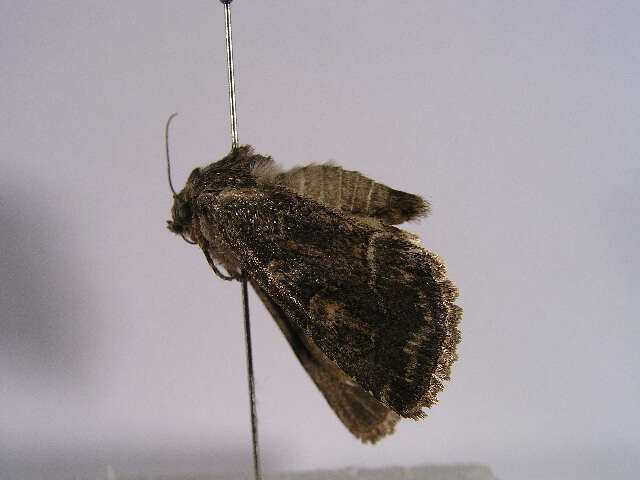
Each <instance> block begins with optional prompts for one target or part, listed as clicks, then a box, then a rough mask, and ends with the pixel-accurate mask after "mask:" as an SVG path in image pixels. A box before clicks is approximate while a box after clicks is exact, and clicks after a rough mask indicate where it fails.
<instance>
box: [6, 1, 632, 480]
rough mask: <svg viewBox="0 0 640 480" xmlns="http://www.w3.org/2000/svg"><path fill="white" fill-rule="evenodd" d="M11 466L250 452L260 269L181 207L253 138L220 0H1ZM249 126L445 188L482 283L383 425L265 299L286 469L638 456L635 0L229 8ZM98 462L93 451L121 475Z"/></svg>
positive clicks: (434, 198) (298, 157) (284, 152)
mask: <svg viewBox="0 0 640 480" xmlns="http://www.w3.org/2000/svg"><path fill="white" fill-rule="evenodd" d="M0 18H1V19H2V20H1V22H2V29H1V33H0V38H1V42H0V52H1V58H2V62H1V63H0V72H1V73H0V79H1V84H2V85H1V88H0V98H1V109H0V116H1V118H2V129H1V130H0V149H1V152H2V154H1V160H0V161H1V162H2V163H1V174H0V205H1V208H0V214H1V229H0V232H1V239H0V248H1V256H0V268H1V273H2V275H1V280H0V281H1V282H2V283H1V285H0V298H1V300H0V301H1V310H0V314H1V319H0V477H1V478H3V479H4V478H40V477H42V478H45V477H46V478H64V477H70V476H72V474H78V475H94V477H95V475H96V474H97V473H100V472H104V468H105V467H106V465H108V464H110V465H112V466H113V468H114V470H115V471H116V473H122V474H136V473H140V474H158V473H169V474H175V473H189V472H222V471H237V472H248V471H250V466H249V465H250V464H249V461H248V458H249V451H250V450H249V425H248V413H247V393H246V388H247V387H246V379H245V361H244V345H243V333H242V322H241V310H240V288H239V286H238V285H237V284H230V283H226V282H222V281H220V280H218V279H217V278H216V277H215V276H214V275H213V274H212V272H211V271H210V269H209V267H208V266H207V263H206V261H205V259H204V258H203V256H202V254H201V253H200V252H199V250H198V249H197V248H196V247H193V246H189V245H187V244H185V243H184V242H183V241H182V240H181V239H180V238H179V237H176V236H173V235H171V234H170V233H169V232H168V231H167V230H166V229H165V221H166V220H167V219H168V218H169V208H170V205H171V195H170V192H169V188H168V186H167V181H166V175H165V165H164V158H163V149H164V146H163V128H164V122H165V119H166V118H167V116H168V115H169V113H171V112H172V111H174V110H177V111H179V112H180V116H179V117H178V118H177V119H176V122H175V123H174V128H173V131H172V153H173V157H172V159H173V170H174V183H175V184H176V185H182V184H183V182H184V180H185V179H186V177H187V175H188V173H189V171H190V170H191V169H192V168H193V167H195V166H198V165H203V164H207V163H209V162H211V161H214V160H216V159H218V158H219V157H221V156H222V155H223V154H225V153H226V152H227V151H228V149H229V145H230V139H229V120H228V103H227V97H226V93H227V92H226V70H225V68H226V67H225V52H224V26H223V21H224V20H223V9H222V7H221V5H220V4H219V2H218V1H213V0H211V1H198V0H191V1H188V2H187V1H181V2H178V1H173V2H171V1H157V0H154V1H151V0H149V1H142V0H140V1H126V2H125V1H111V2H103V1H86V0H83V1H79V0H77V1H71V0H69V1H56V2H37V1H24V2H10V1H6V0H4V1H2V2H0ZM233 20H234V46H235V55H236V69H237V86H238V112H239V135H240V141H241V142H243V143H245V142H250V143H252V144H253V145H254V146H255V147H256V150H257V151H258V152H261V153H264V154H270V155H273V157H274V158H275V159H277V160H278V161H279V163H280V164H281V165H282V166H284V167H292V166H294V165H296V164H304V163H308V162H311V161H316V162H322V161H325V160H328V159H333V160H335V161H336V162H338V163H340V164H342V165H344V166H345V167H348V168H350V169H359V170H361V171H363V172H365V173H367V174H368V175H370V176H372V177H373V178H375V179H377V180H380V181H384V182H385V183H387V184H389V185H392V186H394V187H397V188H400V189H404V190H407V191H410V192H416V193H421V194H423V195H425V196H426V197H427V198H428V199H429V200H430V201H431V202H432V205H433V214H432V216H431V217H430V218H428V219H426V220H424V221H423V222H421V223H417V224H411V225H409V226H408V228H409V229H410V230H411V231H413V232H415V233H418V234H420V235H421V236H422V237H423V239H424V245H425V247H426V248H428V249H429V250H433V251H435V252H437V253H438V254H439V255H440V256H441V257H443V258H444V259H445V260H446V262H447V265H448V272H449V276H450V278H452V279H453V280H454V281H455V283H456V284H457V285H458V286H459V288H460V290H461V297H460V304H461V305H462V306H463V307H464V309H465V315H464V318H463V323H462V326H461V328H462V331H463V343H462V344H461V345H460V348H459V353H460V360H459V361H458V363H457V364H456V365H455V366H454V370H453V379H452V381H451V382H450V383H449V384H448V386H447V388H446V389H445V391H444V392H443V393H442V394H441V395H440V404H439V405H438V406H437V407H436V408H434V409H433V410H432V413H431V415H430V417H429V418H428V419H427V420H425V421H422V422H418V423H416V422H411V421H404V422H402V423H401V424H400V425H399V428H398V429H397V433H396V435H395V436H393V437H392V438H389V439H386V440H384V441H383V442H381V443H380V444H379V445H378V446H375V447H371V446H363V445H361V444H360V443H358V442H357V441H355V440H354V439H353V438H351V437H350V435H349V434H348V432H347V431H346V430H345V429H344V428H343V427H342V425H341V424H340V423H339V422H338V421H337V419H336V418H335V416H334V414H333V413H332V412H331V411H330V410H329V408H328V407H327V406H326V404H325V403H324V400H323V398H322V397H321V395H320V394H319V393H318V392H317V391H316V389H315V387H314V386H313V384H312V383H311V381H310V380H309V379H308V378H307V377H306V374H305V373H304V371H303V370H302V368H301V367H300V366H299V365H298V364H297V361H296V359H295V357H294V356H293V354H292V352H291V351H290V349H289V347H288V346H287V344H286V342H285V340H284V338H283V337H282V336H281V334H280V333H279V331H278V330H277V327H276V326H275V324H274V322H273V321H272V320H271V319H270V318H269V316H268V314H267V313H266V312H265V310H264V309H263V308H262V306H261V305H259V303H258V300H257V299H256V297H255V296H252V298H251V305H252V313H253V326H254V327H253V328H254V331H253V333H254V338H255V361H256V364H257V366H256V375H257V389H258V400H259V405H258V407H259V416H260V433H261V436H262V437H261V438H262V445H263V450H262V453H263V459H264V464H265V469H266V470H267V471H274V470H297V469H314V468H330V467H339V466H345V465H359V466H383V465H415V464H424V463H452V462H479V463H486V464H489V465H491V466H492V467H493V469H494V471H495V472H496V474H497V475H498V476H500V477H502V478H505V479H507V478H509V479H530V478H531V479H532V478H563V479H566V478H605V477H607V476H608V477H609V478H625V477H626V478H630V477H632V476H635V475H638V474H639V473H640V461H639V460H638V458H639V455H640V448H639V442H638V431H639V427H640V416H639V415H638V413H637V405H638V399H639V398H640V381H639V378H638V373H637V372H638V366H639V363H640V362H639V360H640V358H639V357H640V355H639V353H638V352H639V349H638V344H639V343H638V342H639V341H640V331H639V326H638V321H637V316H638V307H639V300H638V271H639V268H640V264H639V259H638V244H639V240H640V238H639V232H640V220H639V215H638V214H639V208H638V207H639V204H640V199H639V196H640V194H639V191H640V190H639V189H640V168H639V162H638V160H639V159H638V153H639V152H640V148H639V147H640V136H639V135H638V125H640V95H639V93H640V92H639V88H640V87H639V86H640V75H639V74H640V48H639V46H640V28H639V27H640V3H638V2H635V1H628V2H623V1H610V2H558V1H553V2H551V1H543V2H520V1H508V2H507V1H491V2H488V1H483V2H427V1H423V0H415V1H395V2H391V1H368V2H364V1H314V2H312V1H307V2H300V1H292V0H289V1H278V2H275V1H274V2H270V1H255V0H254V1H251V0H237V1H236V2H234V4H233ZM96 472H97V473H96Z"/></svg>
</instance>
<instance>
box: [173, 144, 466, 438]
mask: <svg viewBox="0 0 640 480" xmlns="http://www.w3.org/2000/svg"><path fill="white" fill-rule="evenodd" d="M428 211H429V206H428V204H427V203H426V202H425V201H424V200H423V199H422V198H421V197H419V196H417V195H412V194H410V193H405V192H401V191H398V190H393V189H391V188H389V187H387V186H385V185H382V184H380V183H377V182H375V181H374V180H371V179H369V178H367V177H365V176H364V175H362V174H361V173H358V172H355V171H349V170H344V169H343V168H341V167H339V166H336V165H332V164H325V165H309V166H306V167H298V168H294V169H292V170H288V171H280V170H279V169H278V168H277V167H276V166H275V164H274V162H273V160H272V159H271V158H270V157H265V156H262V155H257V154H255V153H253V150H252V149H251V147H249V146H242V147H239V148H236V149H234V150H232V151H231V152H230V153H229V154H228V155H227V156H226V157H224V158H223V159H222V160H220V161H218V162H215V163H212V164H211V165H208V166H206V167H203V168H196V169H195V170H193V172H191V175H190V176H189V179H188V180H187V184H186V185H185V187H184V189H183V190H182V191H181V192H180V193H179V194H177V195H174V203H173V208H172V211H171V213H172V217H173V219H172V220H169V221H168V227H169V230H171V231H172V232H175V233H178V234H180V235H182V236H183V238H185V240H187V241H190V242H192V243H195V244H198V245H199V246H200V248H201V249H202V251H203V252H204V255H205V257H206V258H207V261H208V262H209V264H210V265H211V267H212V268H213V269H214V271H215V272H216V274H218V275H219V276H221V277H223V278H225V279H237V278H240V277H241V275H243V273H244V274H246V275H247V277H248V280H249V282H250V283H251V285H252V286H253V288H254V289H255V291H256V293H257V294H258V296H259V297H260V299H261V300H262V302H263V303H264V305H265V306H266V308H267V310H268V311H269V312H270V313H271V315H272V316H273V318H274V319H275V321H276V322H277V324H278V326H279V327H280V329H281V330H282V333H283V334H284V336H285V337H286V338H287V340H288V342H289V344H290V345H291V347H292V348H293V351H294V352H295V354H296V356H297V357H298V359H299V360H300V362H301V363H302V366H303V367H304V368H305V370H306V371H307V373H308V374H309V376H310V377H311V378H312V380H313V381H314V382H315V384H316V385H317V387H318V388H319V389H320V391H321V392H322V394H323V395H324V397H325V398H326V400H327V402H328V403H329V405H330V406H331V408H332V409H333V410H334V411H335V413H336V414H337V415H338V417H339V418H340V420H341V421H342V422H343V423H344V425H345V426H346V427H347V428H348V429H349V431H351V433H352V434H353V435H355V436H356V437H357V438H359V439H361V440H362V441H363V442H372V443H374V442H376V441H377V440H379V439H380V438H381V437H383V436H385V435H388V434H390V433H393V430H394V425H395V424H396V422H398V420H399V419H400V418H401V417H406V418H412V419H419V418H422V417H424V416H425V414H424V412H423V411H422V409H423V408H424V407H431V406H432V405H433V404H434V403H435V402H436V395H437V393H438V392H440V391H441V390H442V388H443V384H442V382H443V381H444V380H449V374H450V369H451V364H452V363H453V362H454V361H455V360H456V358H457V355H456V345H457V344H458V343H459V342H460V332H459V331H458V329H457V325H458V323H459V321H460V318H461V316H462V309H461V308H460V307H458V306H457V305H455V304H454V301H455V299H456V298H457V296H458V291H457V289H456V288H455V287H454V286H453V284H452V283H451V282H450V281H449V280H448V279H447V277H446V272H445V266H444V263H443V262H442V260H440V258H438V256H437V255H435V254H433V253H431V252H428V251H427V250H424V249H422V248H421V247H420V246H419V241H420V239H419V238H418V237H417V236H416V235H413V234H411V233H408V232H406V231H404V230H401V229H399V228H396V227H394V226H393V225H395V224H399V223H402V222H405V221H407V220H412V219H415V218H418V217H421V216H425V215H426V214H427V213H428ZM215 262H217V263H218V264H219V265H221V266H222V267H224V268H225V269H226V270H227V272H228V275H224V274H223V273H221V272H220V271H219V269H218V268H217V266H216V264H215Z"/></svg>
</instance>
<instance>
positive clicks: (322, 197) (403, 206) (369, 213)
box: [274, 164, 429, 225]
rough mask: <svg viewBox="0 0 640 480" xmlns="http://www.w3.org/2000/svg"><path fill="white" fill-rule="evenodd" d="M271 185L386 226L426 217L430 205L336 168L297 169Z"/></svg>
mask: <svg viewBox="0 0 640 480" xmlns="http://www.w3.org/2000/svg"><path fill="white" fill-rule="evenodd" d="M274 181H275V182H276V183H278V184H281V185H284V186H286V187H287V188H289V189H291V190H293V191H294V192H296V193H297V194H298V195H304V196H305V197H308V198H312V199H314V200H316V201H317V202H320V203H322V204H323V205H326V206H328V207H330V208H334V209H336V210H341V211H343V212H345V213H349V214H352V215H357V216H363V217H374V218H378V219H380V220H382V221H383V222H384V223H387V224H389V225H396V224H399V223H403V222H406V221H407V220H412V219H415V218H418V217H421V216H425V215H427V214H428V213H429V204H428V203H427V202H425V201H424V199H422V197H420V196H418V195H413V194H411V193H406V192H401V191H400V190H394V189H392V188H390V187H387V186H386V185H383V184H381V183H378V182H376V181H375V180H373V179H371V178H367V177H365V176H364V175H362V174H361V173H360V172H356V171H352V170H345V169H343V168H342V167H339V166H337V165H332V164H324V165H308V166H306V167H296V168H293V169H291V170H288V171H286V172H282V173H279V174H278V175H276V176H275V178H274Z"/></svg>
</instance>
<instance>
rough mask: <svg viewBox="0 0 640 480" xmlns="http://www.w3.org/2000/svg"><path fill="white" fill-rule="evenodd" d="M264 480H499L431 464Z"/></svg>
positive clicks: (218, 479)
mask: <svg viewBox="0 0 640 480" xmlns="http://www.w3.org/2000/svg"><path fill="white" fill-rule="evenodd" d="M253 478H254V477H253V476H251V475H250V476H243V477H238V476H237V475H220V476H215V477H210V476H202V477H200V476H195V477H188V478H187V477H181V478H165V479H164V480H253ZM116 479H117V475H116V474H115V472H114V471H113V469H109V470H108V472H107V477H106V480H116ZM122 480H124V479H122ZM264 480H495V477H494V476H493V472H492V471H491V469H490V468H489V467H485V466H481V465H442V466H440V465H438V466H431V465H430V466H423V467H413V468H401V467H389V468H380V469H362V468H345V469H341V470H319V471H315V472H298V473H284V474H277V473H275V474H269V475H267V476H266V477H265V479H264Z"/></svg>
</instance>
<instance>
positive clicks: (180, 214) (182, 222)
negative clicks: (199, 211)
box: [167, 192, 193, 235]
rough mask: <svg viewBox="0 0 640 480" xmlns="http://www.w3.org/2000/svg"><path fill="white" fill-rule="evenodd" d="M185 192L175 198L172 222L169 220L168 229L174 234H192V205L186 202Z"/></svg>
mask: <svg viewBox="0 0 640 480" xmlns="http://www.w3.org/2000/svg"><path fill="white" fill-rule="evenodd" d="M182 193H183V192H180V194H178V195H176V196H175V197H174V198H173V206H172V207H171V217H172V219H171V220H167V228H168V229H169V230H171V231H172V232H173V233H177V234H179V235H184V234H187V235H189V234H190V233H191V217H192V215H193V212H192V211H191V205H190V204H189V202H188V201H187V200H185V198H184V196H183V195H182Z"/></svg>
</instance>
